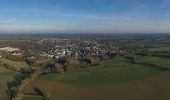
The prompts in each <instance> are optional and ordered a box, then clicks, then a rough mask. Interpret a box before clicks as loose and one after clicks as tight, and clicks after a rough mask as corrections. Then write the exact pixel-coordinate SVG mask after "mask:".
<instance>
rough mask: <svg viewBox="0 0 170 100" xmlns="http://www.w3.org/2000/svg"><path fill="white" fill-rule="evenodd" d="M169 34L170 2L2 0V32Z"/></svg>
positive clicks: (0, 22) (0, 5) (139, 0)
mask: <svg viewBox="0 0 170 100" xmlns="http://www.w3.org/2000/svg"><path fill="white" fill-rule="evenodd" d="M65 32H70V33H168V32H170V0H0V33H65Z"/></svg>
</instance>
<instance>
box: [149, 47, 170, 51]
mask: <svg viewBox="0 0 170 100" xmlns="http://www.w3.org/2000/svg"><path fill="white" fill-rule="evenodd" d="M148 51H151V52H170V47H160V48H150V49H149V50H148Z"/></svg>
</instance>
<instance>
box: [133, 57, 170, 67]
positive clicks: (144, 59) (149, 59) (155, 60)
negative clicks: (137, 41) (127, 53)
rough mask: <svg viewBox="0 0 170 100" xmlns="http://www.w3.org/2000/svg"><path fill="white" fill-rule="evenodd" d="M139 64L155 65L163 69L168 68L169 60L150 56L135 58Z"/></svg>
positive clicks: (169, 65)
mask: <svg viewBox="0 0 170 100" xmlns="http://www.w3.org/2000/svg"><path fill="white" fill-rule="evenodd" d="M136 58H137V60H138V61H139V62H146V63H152V64H157V65H160V66H162V67H165V68H170V59H169V58H163V57H152V56H136Z"/></svg>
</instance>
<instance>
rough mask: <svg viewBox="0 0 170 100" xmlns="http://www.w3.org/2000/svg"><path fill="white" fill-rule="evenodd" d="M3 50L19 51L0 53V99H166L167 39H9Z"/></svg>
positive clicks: (169, 73)
mask: <svg viewBox="0 0 170 100" xmlns="http://www.w3.org/2000/svg"><path fill="white" fill-rule="evenodd" d="M54 40H55V42H54ZM56 41H57V42H56ZM70 41H71V42H70ZM81 41H83V42H81ZM57 43H58V44H61V45H62V46H61V45H58V44H57ZM69 43H70V44H72V46H69V45H70V44H69ZM79 43H80V44H79ZM74 44H76V45H80V46H79V47H78V46H76V45H74ZM94 44H95V45H99V47H100V46H102V47H101V48H97V51H103V52H99V53H96V51H95V53H94V52H93V51H89V48H88V47H90V48H92V47H95V45H94ZM103 44H105V45H104V46H103ZM73 45H74V46H73ZM4 47H12V48H19V49H20V50H19V51H12V52H9V51H4V50H1V51H0V100H169V99H170V95H169V93H170V86H169V84H170V35H168V34H161V35H160V34H156V35H152V34H150V35H147V34H141V35H136V34H129V35H128V34H127V35H121V36H120V35H109V34H108V35H105V36H103V35H90V36H89V35H87V36H86V35H67V36H65V35H61V34H59V35H49V36H47V35H41V36H39V35H22V36H20V35H19V36H17V35H15V36H13V35H10V36H8V35H7V36H3V37H1V38H0V48H4ZM56 48H57V49H56ZM107 48H108V49H107ZM113 48H114V49H113ZM54 49H55V50H54ZM57 50H58V51H62V50H63V51H62V52H64V56H63V55H60V56H59V57H58V55H57V54H59V53H55V51H57ZM90 50H91V49H90ZM95 50H96V49H95ZM79 51H80V52H79ZM81 51H82V52H83V53H82V52H81ZM106 51H107V52H106ZM109 51H110V52H109ZM70 52H71V53H70ZM105 52H106V53H105ZM42 54H43V56H42ZM52 54H54V55H53V56H51V55H52Z"/></svg>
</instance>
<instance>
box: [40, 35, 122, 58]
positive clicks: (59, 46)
mask: <svg viewBox="0 0 170 100" xmlns="http://www.w3.org/2000/svg"><path fill="white" fill-rule="evenodd" d="M39 43H40V44H42V45H47V46H49V47H50V50H49V51H47V52H46V53H43V54H41V56H47V57H56V58H59V57H64V56H71V57H72V58H75V59H81V58H85V57H89V56H105V55H109V54H116V53H119V54H120V53H124V50H122V49H121V48H120V47H118V46H116V44H114V42H113V41H112V40H108V39H61V38H48V39H43V40H40V41H39Z"/></svg>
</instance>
